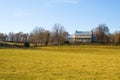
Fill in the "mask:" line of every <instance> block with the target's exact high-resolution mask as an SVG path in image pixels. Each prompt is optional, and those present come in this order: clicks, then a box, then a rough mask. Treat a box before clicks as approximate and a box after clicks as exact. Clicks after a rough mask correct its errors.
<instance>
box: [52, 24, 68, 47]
mask: <svg viewBox="0 0 120 80" xmlns="http://www.w3.org/2000/svg"><path fill="white" fill-rule="evenodd" d="M66 33H67V32H66V31H65V29H64V27H63V26H62V25H60V24H55V25H54V27H53V31H52V36H51V37H52V41H53V44H58V45H61V44H63V43H64V41H65V40H66V38H67V34H66Z"/></svg>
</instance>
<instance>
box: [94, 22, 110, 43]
mask: <svg viewBox="0 0 120 80" xmlns="http://www.w3.org/2000/svg"><path fill="white" fill-rule="evenodd" d="M93 34H94V35H95V36H96V41H97V42H100V43H108V42H109V37H108V36H109V28H108V27H107V26H106V25H105V24H100V25H99V26H98V27H96V28H95V29H94V30H93Z"/></svg>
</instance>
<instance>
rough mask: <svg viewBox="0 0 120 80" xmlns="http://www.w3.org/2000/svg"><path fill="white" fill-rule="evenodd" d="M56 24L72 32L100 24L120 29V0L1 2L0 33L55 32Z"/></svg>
mask: <svg viewBox="0 0 120 80" xmlns="http://www.w3.org/2000/svg"><path fill="white" fill-rule="evenodd" d="M56 23H59V24H61V25H63V26H64V28H65V29H66V31H68V32H69V33H74V32H75V30H80V31H84V30H85V31H89V30H91V29H93V28H95V27H97V26H98V25H99V24H106V25H107V26H108V27H109V29H110V31H111V32H114V31H117V30H120V0H0V32H3V33H8V32H15V33H16V32H20V31H22V32H25V33H26V32H28V33H29V32H31V31H32V30H33V29H34V28H35V27H44V28H45V29H47V30H51V29H52V27H53V26H54V24H56Z"/></svg>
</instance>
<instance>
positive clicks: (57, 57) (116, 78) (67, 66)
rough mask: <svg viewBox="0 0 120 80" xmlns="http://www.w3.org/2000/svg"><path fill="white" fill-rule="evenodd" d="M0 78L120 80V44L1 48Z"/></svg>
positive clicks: (21, 79)
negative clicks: (118, 45) (119, 45)
mask: <svg viewBox="0 0 120 80" xmlns="http://www.w3.org/2000/svg"><path fill="white" fill-rule="evenodd" d="M0 80H120V47H117V46H54V47H40V48H29V49H12V48H11V49H7V48H1V49H0Z"/></svg>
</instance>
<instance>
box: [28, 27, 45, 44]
mask: <svg viewBox="0 0 120 80" xmlns="http://www.w3.org/2000/svg"><path fill="white" fill-rule="evenodd" d="M44 31H45V29H44V28H42V27H36V28H35V29H34V30H33V31H32V32H31V34H30V42H31V43H33V44H34V45H35V46H37V45H38V44H41V43H42V40H43V38H42V32H44Z"/></svg>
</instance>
